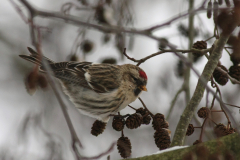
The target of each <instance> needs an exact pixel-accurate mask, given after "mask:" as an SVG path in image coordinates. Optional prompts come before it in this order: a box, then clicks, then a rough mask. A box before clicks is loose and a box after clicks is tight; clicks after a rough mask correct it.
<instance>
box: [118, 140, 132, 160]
mask: <svg viewBox="0 0 240 160" xmlns="http://www.w3.org/2000/svg"><path fill="white" fill-rule="evenodd" d="M117 149H118V152H119V153H120V155H121V157H122V158H127V157H129V156H130V155H131V153H132V151H131V150H132V146H131V142H130V140H129V139H128V137H120V138H119V139H118V141H117Z"/></svg>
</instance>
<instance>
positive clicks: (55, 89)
mask: <svg viewBox="0 0 240 160" xmlns="http://www.w3.org/2000/svg"><path fill="white" fill-rule="evenodd" d="M10 1H11V3H12V4H13V6H14V7H15V9H16V10H17V12H18V13H19V14H20V16H21V17H22V18H23V19H24V20H26V19H27V18H25V17H24V15H23V14H22V12H21V9H20V8H19V7H18V6H17V5H16V4H15V3H14V2H13V1H12V0H10ZM25 5H26V7H27V8H28V9H29V12H30V18H29V19H28V20H27V21H25V22H26V23H27V24H29V27H30V30H31V31H32V32H31V33H35V31H34V29H36V30H37V33H38V34H37V39H36V37H35V35H33V34H32V37H31V38H32V42H33V45H35V47H36V49H37V51H38V53H39V58H40V59H42V64H43V67H44V68H45V69H46V75H47V78H48V80H49V84H50V85H51V87H52V89H53V92H54V94H55V96H56V97H57V99H58V102H59V104H60V106H61V109H62V112H63V115H64V118H65V120H66V122H67V125H68V128H69V131H70V134H71V139H72V148H73V150H74V153H75V155H76V158H77V159H78V160H80V154H79V152H78V149H77V146H76V144H78V145H79V146H80V147H82V144H81V142H80V140H79V139H78V136H77V134H76V131H75V129H74V127H73V124H72V122H71V119H70V117H69V115H68V112H67V107H66V105H65V103H64V102H63V100H62V97H61V94H60V91H59V88H58V87H57V85H56V83H55V81H54V79H53V77H52V76H51V74H50V73H51V68H50V67H49V65H48V63H47V62H46V61H45V60H44V58H41V57H42V55H43V54H42V52H41V32H40V29H41V27H38V26H35V24H34V23H33V18H34V16H35V10H34V9H33V7H32V6H31V5H30V4H28V3H26V4H25ZM36 68H37V66H36Z"/></svg>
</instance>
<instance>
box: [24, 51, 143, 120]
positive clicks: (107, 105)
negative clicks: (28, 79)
mask: <svg viewBox="0 0 240 160" xmlns="http://www.w3.org/2000/svg"><path fill="white" fill-rule="evenodd" d="M28 50H29V52H30V53H31V54H30V55H19V56H20V57H21V58H23V59H25V60H28V61H30V62H32V63H35V64H38V65H39V66H40V71H41V72H45V70H44V67H43V66H42V63H41V61H40V60H39V59H38V57H39V56H38V53H37V52H35V51H34V50H33V49H31V48H28ZM43 58H44V59H45V60H47V62H48V63H49V65H50V67H51V69H52V71H53V73H54V76H55V77H56V78H58V79H59V80H60V82H61V84H62V87H63V90H64V92H65V93H66V94H67V95H68V96H69V98H70V100H71V101H72V102H73V103H74V105H75V106H76V107H77V108H78V109H79V110H80V112H82V113H83V114H86V115H88V116H91V117H94V118H97V119H99V120H101V121H103V122H107V121H108V119H109V115H110V114H115V113H117V112H119V111H120V110H122V109H123V108H125V107H126V106H127V105H128V104H130V103H131V102H133V101H135V100H136V98H137V97H138V96H139V95H140V93H141V92H142V91H146V85H147V76H146V73H145V72H144V71H143V70H142V69H141V68H139V67H138V66H135V65H132V64H125V65H113V64H93V63H91V62H57V63H55V62H54V61H52V60H50V59H48V58H46V57H43Z"/></svg>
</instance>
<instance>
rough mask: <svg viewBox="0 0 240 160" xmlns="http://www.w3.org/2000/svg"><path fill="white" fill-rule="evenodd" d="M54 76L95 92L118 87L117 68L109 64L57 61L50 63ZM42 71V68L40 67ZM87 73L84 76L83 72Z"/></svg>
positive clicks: (107, 90)
mask: <svg viewBox="0 0 240 160" xmlns="http://www.w3.org/2000/svg"><path fill="white" fill-rule="evenodd" d="M50 67H51V68H52V70H53V72H54V74H55V76H56V77H57V78H58V79H60V80H62V81H63V82H65V83H73V84H76V85H81V86H83V87H85V88H88V89H92V90H94V91H96V92H97V93H105V92H109V91H112V90H114V89H116V88H118V87H119V85H120V82H119V78H118V76H119V74H120V73H119V68H118V66H117V65H111V64H92V63H91V62H59V63H53V64H50ZM40 69H42V70H43V71H44V68H42V67H41V68H40ZM86 72H87V73H88V77H86V74H85V73H86Z"/></svg>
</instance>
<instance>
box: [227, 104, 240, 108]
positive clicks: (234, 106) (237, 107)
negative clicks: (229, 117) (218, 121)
mask: <svg viewBox="0 0 240 160" xmlns="http://www.w3.org/2000/svg"><path fill="white" fill-rule="evenodd" d="M224 104H226V105H229V106H232V107H236V108H240V107H239V106H236V105H233V104H228V103H224Z"/></svg>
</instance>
